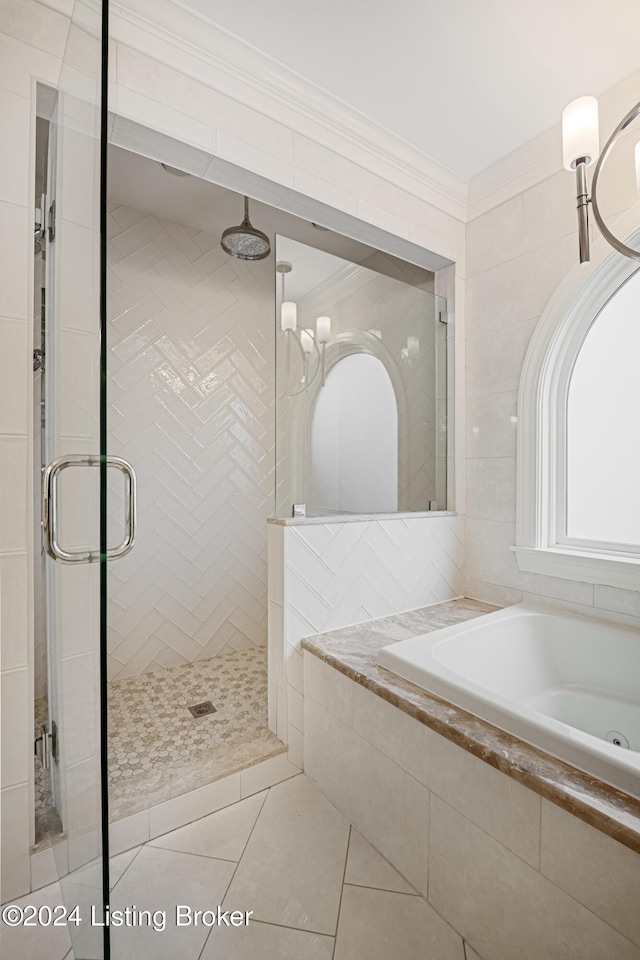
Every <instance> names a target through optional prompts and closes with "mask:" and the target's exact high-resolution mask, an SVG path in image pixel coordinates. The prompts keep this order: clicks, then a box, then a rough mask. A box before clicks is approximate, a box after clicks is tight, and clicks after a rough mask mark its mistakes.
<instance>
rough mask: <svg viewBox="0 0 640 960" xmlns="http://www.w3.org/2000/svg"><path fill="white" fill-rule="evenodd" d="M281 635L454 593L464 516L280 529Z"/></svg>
mask: <svg viewBox="0 0 640 960" xmlns="http://www.w3.org/2000/svg"><path fill="white" fill-rule="evenodd" d="M285 536H286V543H285V556H286V573H285V576H286V583H285V588H284V596H285V613H284V617H285V623H284V632H285V641H286V642H287V644H289V645H291V646H295V644H296V643H297V642H298V640H300V639H301V638H302V637H305V636H309V635H310V634H314V633H320V632H322V631H325V630H334V629H336V628H337V627H344V626H349V625H350V624H354V623H359V622H361V621H363V620H371V619H375V618H377V617H386V616H389V615H390V614H393V613H400V612H401V611H404V610H413V609H416V608H417V607H424V606H427V605H428V604H430V603H439V602H441V601H443V600H450V599H452V598H453V597H459V596H461V595H462V593H463V584H464V574H463V567H464V518H463V517H417V518H416V519H415V520H411V519H409V520H408V519H404V518H402V519H400V518H399V519H397V520H369V521H362V522H360V521H353V522H348V523H327V524H321V525H316V524H313V525H304V526H291V527H286V528H285Z"/></svg>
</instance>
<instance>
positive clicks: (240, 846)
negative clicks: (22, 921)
mask: <svg viewBox="0 0 640 960" xmlns="http://www.w3.org/2000/svg"><path fill="white" fill-rule="evenodd" d="M112 883H113V893H112V900H111V907H112V909H117V908H121V907H125V906H127V905H132V904H135V905H136V906H137V907H138V908H150V909H153V910H162V909H165V910H167V912H168V915H169V917H170V918H171V919H173V915H174V912H175V905H176V904H177V903H181V904H187V905H189V906H190V907H192V908H194V909H211V908H212V907H216V906H217V905H218V904H219V903H220V904H222V905H223V907H224V909H233V910H242V911H245V910H252V911H253V916H252V918H251V921H250V923H249V925H248V926H247V927H236V928H233V927H228V928H218V927H213V928H211V929H207V928H205V927H202V926H190V927H177V926H175V923H173V922H170V923H168V924H167V928H166V929H165V930H164V931H163V932H155V931H153V930H152V929H149V928H128V929H113V930H112V957H113V960H133V958H135V960H176V958H180V960H364V958H366V960H389V958H390V957H393V958H397V960H465V945H464V944H463V941H462V939H461V937H460V936H458V934H457V933H456V932H455V931H454V930H453V929H452V928H451V927H450V926H449V925H448V924H447V923H446V922H445V921H444V920H443V919H442V918H441V917H440V916H439V915H438V914H437V913H436V912H435V911H434V910H433V908H432V907H430V906H429V905H428V904H427V903H426V902H425V901H424V900H423V899H422V898H421V897H419V896H418V895H417V894H416V893H415V891H414V890H413V889H412V888H411V887H410V886H409V884H408V883H407V882H406V881H405V880H404V879H403V878H402V877H401V876H400V875H399V874H398V873H397V872H396V871H395V870H394V869H393V867H392V866H391V865H390V864H389V863H387V861H386V860H384V859H383V858H382V857H381V856H380V855H379V854H378V853H377V852H376V851H375V850H374V849H373V848H372V847H371V846H370V845H369V844H368V843H367V842H366V841H365V840H364V839H363V838H362V837H361V836H360V835H359V834H358V833H357V832H356V831H355V829H354V828H353V827H351V826H350V824H349V823H348V821H347V820H346V819H345V818H344V817H343V816H342V815H341V814H340V813H339V812H338V811H337V810H336V809H335V808H334V807H333V806H332V805H331V804H330V803H329V802H328V800H326V799H325V797H323V796H322V794H321V793H319V791H318V790H316V788H315V787H314V786H313V785H312V784H311V783H310V782H309V780H307V778H306V777H305V776H304V775H299V776H296V777H293V778H291V779H290V780H287V781H285V782H284V783H280V784H278V785H276V786H274V787H271V788H270V789H269V790H265V791H263V792H262V793H258V794H256V795H254V796H251V797H248V798H247V799H245V800H241V801H239V802H238V803H235V804H233V805H232V806H230V807H227V808H225V809H223V810H219V811H218V812H217V813H213V814H211V815H210V816H208V817H204V818H203V819H201V820H197V821H196V822H194V823H192V824H189V825H188V826H186V827H181V828H180V829H178V830H175V831H173V832H172V833H168V834H165V835H163V836H161V837H158V838H156V839H155V840H152V841H151V842H149V843H147V844H145V845H143V846H141V847H138V848H136V849H135V850H132V851H128V852H126V853H123V854H120V855H119V856H118V857H114V858H113V861H112ZM22 902H23V903H29V902H31V903H38V904H40V903H49V904H51V905H54V904H56V903H59V902H61V901H60V890H59V887H58V885H53V886H51V887H47V888H45V889H44V890H41V891H39V892H38V893H37V894H32V895H31V896H30V897H25V898H24V900H23V901H22ZM69 947H70V942H69V939H68V935H67V932H66V930H64V929H60V930H51V929H47V930H38V929H35V930H29V931H25V930H24V929H21V930H8V931H7V929H6V928H5V929H4V931H3V937H2V958H3V960H22V958H27V957H28V958H29V960H71V957H72V954H70V953H69ZM76 953H77V955H78V951H76ZM471 955H472V954H470V953H469V954H468V956H471ZM474 956H475V955H474Z"/></svg>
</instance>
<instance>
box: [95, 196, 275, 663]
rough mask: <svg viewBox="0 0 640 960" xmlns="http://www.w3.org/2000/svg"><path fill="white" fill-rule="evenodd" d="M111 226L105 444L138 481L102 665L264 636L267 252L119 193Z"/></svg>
mask: <svg viewBox="0 0 640 960" xmlns="http://www.w3.org/2000/svg"><path fill="white" fill-rule="evenodd" d="M109 230H110V234H109V294H110V297H109V303H110V313H109V334H110V342H109V385H108V390H109V445H110V452H111V453H113V454H115V455H119V456H123V457H125V458H126V459H127V460H129V461H130V462H131V463H132V464H133V466H134V467H135V470H136V473H137V476H138V483H139V489H138V503H139V539H138V542H137V544H136V547H135V549H134V550H133V551H132V552H131V553H130V554H129V556H127V557H126V558H124V559H123V560H120V561H118V562H117V563H114V564H112V565H111V568H110V586H109V624H110V636H109V657H110V660H109V662H110V677H111V679H114V678H116V677H117V678H122V677H130V676H137V675H139V674H141V673H144V672H147V671H153V670H160V669H163V668H165V667H173V666H177V665H180V664H184V663H187V662H191V661H194V660H198V659H202V658H207V657H214V656H217V655H219V654H225V653H229V652H232V651H234V650H239V649H246V648H248V647H251V646H252V645H259V644H264V643H265V642H266V624H267V598H266V592H267V551H266V518H267V516H268V515H269V514H270V513H271V512H272V510H273V483H274V480H273V467H274V452H273V435H274V427H273V417H274V411H273V397H274V384H273V372H274V359H273V335H274V331H273V264H272V258H269V259H267V260H265V261H261V262H256V263H242V262H240V261H238V260H232V259H231V258H230V257H228V256H226V255H225V254H224V253H223V251H222V250H221V249H220V242H219V239H220V238H219V237H218V236H217V235H216V236H214V235H213V234H207V233H201V232H199V231H197V230H195V229H192V228H190V227H186V226H181V225H180V224H177V223H171V222H168V221H163V220H160V219H159V218H156V217H154V216H151V215H149V214H147V213H143V212H142V211H139V210H134V209H132V208H130V207H124V206H117V205H115V206H114V207H113V208H112V209H111V210H110V214H109ZM121 489H122V481H121V479H118V480H117V481H116V480H114V483H113V486H112V489H111V493H112V502H113V509H112V510H111V523H112V526H113V539H114V540H115V538H116V537H117V536H118V535H119V529H118V528H119V524H120V520H119V518H120V517H121V516H122V509H123V508H122V500H121Z"/></svg>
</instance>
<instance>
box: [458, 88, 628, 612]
mask: <svg viewBox="0 0 640 960" xmlns="http://www.w3.org/2000/svg"><path fill="white" fill-rule="evenodd" d="M638 96H640V78H638V77H636V78H635V82H634V83H631V82H629V83H627V84H626V85H621V92H620V93H619V95H618V94H617V93H616V91H612V93H611V94H610V95H608V96H607V97H606V98H603V104H604V106H603V110H602V114H601V130H603V132H604V131H606V130H607V129H609V127H610V126H613V124H614V122H617V119H619V116H622V115H623V113H624V110H625V109H626V104H627V102H628V99H629V97H631V98H634V99H638ZM555 133H556V137H555V139H554V140H553V143H554V154H553V156H554V157H555V160H554V161H552V160H549V161H547V162H546V164H545V173H548V174H549V175H548V176H545V177H544V178H543V179H541V180H540V181H539V182H537V183H535V185H534V186H530V187H529V188H528V189H524V190H521V191H519V192H517V193H515V195H513V196H512V197H511V198H510V199H508V200H506V201H505V202H503V203H501V204H499V205H498V206H496V207H494V208H493V209H489V210H488V211H487V212H485V213H483V214H482V215H481V216H479V217H477V218H476V219H474V220H473V221H472V222H471V223H469V225H468V227H467V283H466V343H465V350H466V411H467V416H466V421H467V426H466V456H467V462H466V466H467V469H466V508H467V564H466V577H467V579H466V588H465V592H466V594H467V595H468V596H470V597H475V598H478V599H483V600H487V601H490V602H495V603H499V604H508V603H517V602H518V601H520V600H521V599H523V598H527V597H543V598H552V599H554V600H557V601H561V602H568V603H571V604H572V605H577V607H578V609H584V610H585V612H592V613H593V612H595V611H601V612H603V613H605V614H609V615H610V614H614V615H615V614H620V615H626V614H631V615H632V616H634V617H640V593H639V592H635V591H628V590H623V589H618V588H614V587H604V586H599V585H597V584H596V585H594V584H590V583H584V582H579V581H572V580H566V579H560V578H556V577H551V576H543V575H539V574H531V573H522V572H521V571H520V570H519V568H518V564H517V561H516V558H515V555H514V553H513V552H512V550H511V547H512V546H513V545H514V544H515V511H516V436H517V418H518V410H517V391H518V385H519V380H520V373H521V369H522V364H523V360H524V356H525V352H526V350H527V346H528V344H529V341H530V338H531V337H532V335H533V333H534V331H535V328H536V325H537V323H538V319H539V317H540V315H541V314H542V313H543V311H544V309H545V307H546V305H547V303H548V302H549V300H550V298H551V296H552V294H553V293H554V291H555V290H556V288H557V287H558V285H559V284H560V282H561V281H562V280H563V279H564V277H565V276H566V274H567V273H568V272H569V270H570V269H572V268H573V267H575V265H576V264H577V262H578V246H577V235H576V213H575V182H574V179H573V178H572V176H570V175H569V174H568V173H566V172H565V171H564V170H562V160H561V151H560V130H559V128H558V129H557V131H555ZM545 138H546V139H548V136H547V135H546V134H545ZM535 149H536V144H535V143H534V144H533V145H532V146H531V152H532V153H534V154H535ZM516 159H517V158H514V157H512V158H508V162H510V163H511V164H512V166H515V161H516ZM506 163H507V161H505V164H506ZM625 164H626V158H623V157H620V159H619V160H618V161H616V160H614V164H613V167H612V169H610V170H609V172H608V173H607V175H606V179H605V184H608V185H609V187H608V189H607V190H606V192H605V193H604V194H603V206H604V210H605V212H606V215H607V216H610V217H613V220H612V221H611V222H612V223H613V224H615V217H616V215H618V214H620V213H621V211H623V210H625V209H628V208H629V207H632V206H633V205H634V204H636V203H637V196H636V193H635V183H634V179H633V176H631V175H629V174H630V172H631V171H629V170H627V168H626V166H625ZM510 169H511V168H510ZM554 169H555V171H556V172H553V170H554ZM614 188H615V189H614ZM485 205H486V201H485ZM639 220H640V217H639ZM596 242H602V243H604V241H596ZM604 499H605V502H606V500H607V499H608V494H607V493H605V494H604ZM635 625H637V626H640V623H639V622H638V621H635Z"/></svg>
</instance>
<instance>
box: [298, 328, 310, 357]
mask: <svg viewBox="0 0 640 960" xmlns="http://www.w3.org/2000/svg"><path fill="white" fill-rule="evenodd" d="M300 346H301V347H302V349H303V350H304V352H305V353H311V352H312V351H313V330H301V331H300Z"/></svg>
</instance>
